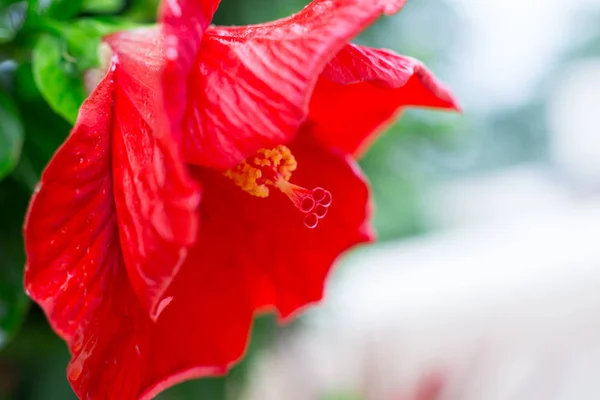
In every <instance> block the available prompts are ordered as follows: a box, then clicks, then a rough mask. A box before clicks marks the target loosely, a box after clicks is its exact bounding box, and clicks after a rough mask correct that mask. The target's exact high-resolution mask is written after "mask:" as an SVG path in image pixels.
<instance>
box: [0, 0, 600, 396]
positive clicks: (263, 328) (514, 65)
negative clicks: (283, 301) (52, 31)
mask: <svg viewBox="0 0 600 400" xmlns="http://www.w3.org/2000/svg"><path fill="white" fill-rule="evenodd" d="M307 3H308V1H307V0H252V1H249V0H223V1H222V5H221V8H220V9H219V11H218V14H217V17H216V21H215V23H217V24H227V25H231V24H236V25H237V24H247V23H256V22H262V21H267V20H271V19H274V18H278V17H281V16H285V15H289V14H291V13H293V12H295V11H298V10H299V9H301V8H302V7H303V6H304V5H306V4H307ZM155 7H156V5H155V4H153V2H152V1H145V0H138V1H133V2H131V3H130V4H125V3H124V2H123V1H122V0H98V1H93V0H77V1H74V0H73V1H71V0H62V1H60V0H54V2H53V1H52V0H45V1H41V0H40V1H35V0H29V1H12V0H0V180H1V181H0V399H2V400H4V399H10V400H13V399H23V400H42V399H43V400H45V399H72V398H74V395H73V394H72V392H71V390H70V387H69V385H68V383H67V380H66V378H65V367H66V364H67V361H68V353H67V350H66V347H65V346H64V344H63V343H62V342H61V341H60V340H59V339H58V338H57V337H56V336H55V335H54V334H53V333H52V331H51V330H50V329H49V327H48V325H47V323H46V321H45V319H44V317H43V315H42V313H41V311H40V310H39V309H38V308H37V307H36V306H34V305H31V304H30V303H29V302H28V300H27V299H26V297H25V295H24V293H23V291H22V266H23V259H24V256H23V252H22V239H21V237H20V229H21V224H22V220H23V215H24V211H25V208H26V206H27V201H28V198H29V196H30V194H31V191H32V189H33V187H34V186H35V183H36V182H37V180H38V177H39V174H40V172H41V170H42V168H43V166H44V165H45V164H46V162H47V161H48V160H49V158H50V156H51V155H52V153H53V152H54V151H55V149H56V148H57V146H58V145H59V144H60V143H61V142H62V141H63V140H64V138H65V137H66V135H67V133H68V131H69V129H70V126H71V122H72V120H73V113H72V111H70V110H68V109H65V108H63V107H61V105H60V104H59V105H57V104H53V103H52V102H51V101H50V104H48V102H47V100H45V98H47V97H48V96H47V93H48V92H49V91H52V90H53V89H52V87H51V83H49V82H46V81H44V79H43V78H42V76H43V75H44V68H45V66H47V65H51V64H52V63H59V64H60V65H61V68H62V69H63V72H64V74H63V75H62V78H61V79H63V81H61V82H62V84H68V85H73V86H72V90H71V95H73V96H80V100H82V99H83V96H85V92H84V90H83V87H82V84H81V82H80V81H81V79H80V76H81V72H82V71H83V70H85V69H89V68H90V67H93V61H90V62H89V63H87V64H86V61H85V60H87V58H86V57H88V56H89V55H87V54H86V50H85V49H82V48H83V47H85V46H83V45H80V46H77V44H78V43H79V44H81V43H87V42H86V41H94V40H98V37H99V35H100V34H101V33H102V32H104V31H106V30H110V27H111V26H113V27H114V26H115V24H116V23H115V22H114V21H113V20H112V19H111V17H114V16H115V15H116V16H118V17H121V19H125V20H127V21H129V22H148V21H152V20H153V19H154V15H153V12H154V10H155ZM75 16H85V17H89V18H93V19H94V20H96V21H100V22H98V23H95V25H93V26H92V27H91V28H90V26H79V25H78V26H74V27H73V29H74V30H75V29H79V28H81V29H80V30H81V32H80V31H77V33H78V34H79V36H77V35H75V39H72V41H71V42H67V43H53V42H52V41H48V40H46V41H41V42H43V43H39V42H38V43H33V42H32V40H33V39H32V38H34V37H36V36H35V35H34V33H35V32H36V21H38V20H39V19H42V18H45V19H46V20H49V21H60V20H64V19H68V18H73V17H75ZM57 23H58V22H57ZM356 41H357V42H360V43H361V44H367V45H370V46H374V47H386V48H390V49H393V50H395V51H397V52H399V53H401V54H405V55H410V56H413V57H416V58H419V59H421V60H422V61H424V62H425V63H426V64H427V65H428V66H429V68H430V69H431V70H432V71H433V72H434V73H435V74H437V75H438V76H439V77H440V78H441V79H442V80H443V81H445V82H446V83H447V84H448V85H449V86H450V87H451V88H452V89H453V91H454V93H455V94H456V96H457V97H458V99H459V100H460V102H461V104H462V106H463V109H464V114H463V115H451V114H444V113H439V112H433V111H423V110H419V111H414V110H408V111H406V112H405V113H404V114H403V115H402V118H401V119H400V120H399V121H398V123H397V124H395V125H394V126H392V127H391V129H390V130H389V131H388V132H387V133H386V134H385V135H384V136H383V137H381V139H379V141H378V142H376V144H375V145H374V146H373V147H372V149H371V150H370V151H369V153H368V154H366V156H365V157H364V159H363V160H361V165H362V167H363V168H364V170H365V171H366V174H367V175H368V177H369V179H370V180H371V183H372V186H373V192H374V196H375V203H376V210H377V211H376V215H375V225H376V227H377V230H378V233H379V238H380V241H379V243H377V244H375V245H372V246H369V247H365V248H361V249H357V250H355V251H353V252H352V253H351V254H348V255H347V256H346V257H344V259H343V260H342V262H340V264H339V265H338V267H337V269H336V271H335V273H334V274H333V276H332V277H331V280H330V282H329V285H328V290H327V296H326V299H325V301H324V302H323V304H321V305H320V306H318V307H315V308H313V309H311V310H310V311H309V312H308V313H306V314H304V315H303V316H302V318H300V319H299V320H298V321H296V322H295V323H293V324H291V325H288V326H284V327H278V326H277V325H276V324H275V322H274V319H273V318H271V317H269V316H266V317H261V318H260V319H259V320H258V321H257V323H256V324H255V328H254V332H253V338H252V345H251V348H250V351H249V355H248V357H247V359H246V361H245V362H244V363H242V364H241V365H240V366H238V367H236V368H235V369H234V370H233V371H232V373H231V374H230V376H228V377H225V378H219V379H203V380H197V381H193V382H188V383H185V384H182V385H179V386H177V387H175V388H172V389H170V390H168V391H166V392H165V393H163V394H161V395H160V396H159V399H163V400H177V399H182V400H183V399H210V400H212V399H215V400H220V399H223V400H225V399H227V400H232V399H233V400H237V399H241V400H281V399H286V400H296V399H297V400H442V399H452V400H483V399H485V400H495V399H498V400H505V399H506V400H508V399H515V400H538V399H540V400H554V399H556V400H559V399H560V400H566V399H569V400H573V399H577V400H587V399H590V400H592V399H593V400H597V399H600V0H573V1H570V2H566V1H564V0H563V1H559V0H503V1H488V0H409V1H408V3H407V5H406V7H405V9H404V10H403V11H402V12H401V13H399V14H398V15H396V16H393V17H385V18H382V19H380V20H379V21H378V22H377V23H376V24H375V25H374V26H373V27H372V28H371V29H369V30H368V31H366V32H365V33H364V34H363V35H362V36H360V37H359V38H358V39H357V40H356ZM60 46H67V47H68V49H69V53H70V54H75V56H80V57H76V58H77V62H74V61H73V60H71V59H68V58H65V56H64V54H65V52H64V51H54V50H56V49H57V48H58V49H60ZM32 48H33V49H34V50H33V56H32V57H31V56H30V53H29V50H27V49H32ZM53 49H54V50H53ZM82 60H83V61H82ZM65 80H66V81H65Z"/></svg>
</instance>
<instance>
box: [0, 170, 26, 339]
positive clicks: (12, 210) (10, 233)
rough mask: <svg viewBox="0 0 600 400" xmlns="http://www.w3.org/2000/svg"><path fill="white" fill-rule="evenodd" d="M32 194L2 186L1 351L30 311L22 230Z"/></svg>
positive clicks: (6, 184) (9, 181)
mask: <svg viewBox="0 0 600 400" xmlns="http://www.w3.org/2000/svg"><path fill="white" fill-rule="evenodd" d="M28 197H29V194H28V192H27V191H25V190H23V188H22V187H20V186H19V185H18V184H17V183H16V182H15V181H13V180H12V179H6V180H4V181H3V182H2V183H0V204H1V205H2V206H1V207H0V221H2V229H1V230H0V348H1V347H3V346H4V345H6V343H8V341H9V340H10V339H11V338H12V337H13V336H14V334H15V332H16V331H17V329H18V328H19V327H20V326H21V323H22V321H23V319H24V317H25V314H26V313H27V310H28V308H29V300H28V299H27V297H26V296H25V293H24V291H23V265H24V262H25V255H24V251H23V236H22V233H21V226H22V224H23V218H24V215H25V209H26V206H27V201H28Z"/></svg>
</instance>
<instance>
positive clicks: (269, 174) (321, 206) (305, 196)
mask: <svg viewBox="0 0 600 400" xmlns="http://www.w3.org/2000/svg"><path fill="white" fill-rule="evenodd" d="M297 167H298V163H297V162H296V159H295V158H294V156H293V155H292V152H291V151H290V149H289V148H287V147H286V146H281V145H280V146H277V147H275V148H274V149H260V150H259V151H257V152H256V154H254V155H253V156H251V157H249V158H248V159H247V160H245V161H242V162H241V163H240V164H239V165H238V166H237V167H234V168H231V169H228V170H227V171H225V176H226V177H228V178H230V179H231V180H233V182H234V183H235V184H236V185H237V186H239V187H240V188H242V190H245V191H246V192H248V193H250V194H251V195H253V196H257V197H268V196H269V189H270V187H275V188H277V189H279V190H280V191H281V192H282V193H283V194H285V195H286V196H287V197H288V199H290V201H291V202H292V204H293V205H294V206H295V207H296V208H297V209H298V210H300V212H301V213H302V214H304V225H305V226H306V227H307V228H311V229H313V228H316V227H317V225H318V224H319V220H320V219H322V218H324V217H325V215H326V214H327V211H328V209H329V206H330V205H331V193H330V192H329V191H328V190H325V189H323V188H321V187H316V188H314V189H306V188H303V187H302V186H298V185H294V184H293V183H290V178H291V177H292V172H294V171H295V170H296V168H297Z"/></svg>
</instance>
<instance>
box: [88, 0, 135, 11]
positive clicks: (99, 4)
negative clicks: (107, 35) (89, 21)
mask: <svg viewBox="0 0 600 400" xmlns="http://www.w3.org/2000/svg"><path fill="white" fill-rule="evenodd" d="M124 3H125V2H124V1H123V0H83V11H86V12H90V13H97V14H108V13H114V12H117V11H119V10H121V9H123V6H124Z"/></svg>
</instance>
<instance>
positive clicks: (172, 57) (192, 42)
mask: <svg viewBox="0 0 600 400" xmlns="http://www.w3.org/2000/svg"><path fill="white" fill-rule="evenodd" d="M219 3H220V0H199V1H198V0H163V2H162V4H161V12H160V22H161V25H162V29H163V35H164V37H165V47H166V48H165V55H166V64H165V66H164V70H163V76H162V80H163V83H164V85H163V96H164V110H165V116H166V117H168V120H165V121H164V122H165V123H166V124H167V125H165V126H167V127H169V129H170V131H171V134H172V135H173V136H174V137H175V138H176V139H177V141H179V138H180V137H181V132H180V130H181V123H182V118H183V113H184V111H185V107H186V102H187V77H188V75H189V73H190V70H191V69H192V66H193V64H194V60H195V59H196V55H197V54H198V50H199V49H200V44H201V42H202V36H203V35H204V32H205V30H206V28H208V25H209V24H210V21H211V20H212V17H213V15H214V13H215V11H217V7H218V6H219Z"/></svg>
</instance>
